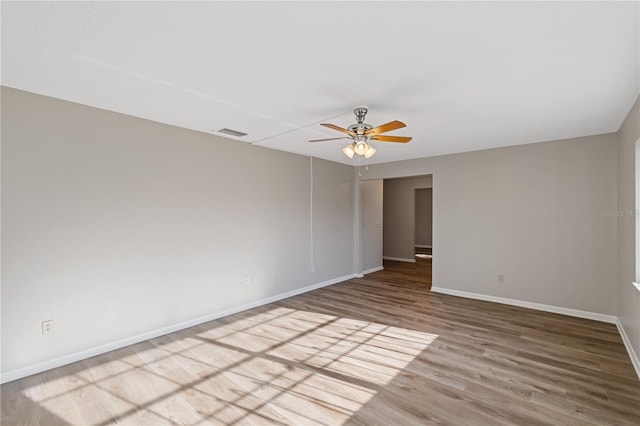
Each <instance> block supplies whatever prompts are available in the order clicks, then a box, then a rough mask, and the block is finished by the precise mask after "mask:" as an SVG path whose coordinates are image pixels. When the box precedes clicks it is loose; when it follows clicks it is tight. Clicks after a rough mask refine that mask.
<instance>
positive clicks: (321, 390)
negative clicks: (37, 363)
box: [24, 307, 438, 425]
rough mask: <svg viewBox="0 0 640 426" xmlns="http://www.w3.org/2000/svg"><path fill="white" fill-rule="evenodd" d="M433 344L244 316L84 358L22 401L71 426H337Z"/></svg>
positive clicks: (418, 337) (387, 330) (379, 332)
mask: <svg viewBox="0 0 640 426" xmlns="http://www.w3.org/2000/svg"><path fill="white" fill-rule="evenodd" d="M437 337H438V336H437V335H435V334H429V333H422V332H418V331H414V330H408V329H404V328H401V327H393V326H388V325H384V324H378V323H374V322H367V321H362V320H356V319H352V318H342V317H337V316H332V315H325V314H321V313H316V312H313V311H304V310H295V309H288V308H282V307H277V308H273V309H269V310H260V311H258V312H253V313H252V312H251V311H248V312H245V313H241V314H238V315H234V316H233V317H229V318H223V319H221V320H218V321H216V322H213V323H208V324H202V325H200V326H197V327H194V328H191V329H189V330H184V331H181V332H177V333H173V334H170V335H166V336H162V337H158V338H156V339H152V340H150V341H147V342H143V343H140V344H138V345H134V346H130V347H126V348H123V349H120V350H118V351H114V352H110V353H108V354H104V355H103V356H101V357H95V358H91V359H88V360H85V361H83V364H84V367H85V368H83V369H80V370H78V371H77V372H76V373H75V374H70V375H67V376H63V377H56V376H55V375H53V376H52V378H51V380H48V381H45V382H44V383H42V384H40V385H35V386H32V387H30V388H27V389H26V390H25V391H24V396H26V397H27V398H29V399H31V400H32V401H34V402H37V403H39V404H41V406H42V407H44V408H46V409H47V410H49V411H50V412H52V413H54V414H55V415H56V416H58V417H59V418H60V419H63V420H64V421H66V422H69V423H74V424H85V423H91V424H102V425H106V424H115V423H122V424H158V423H188V424H216V423H220V424H255V423H271V424H341V423H343V422H345V421H346V420H348V419H349V418H350V417H351V416H352V415H353V414H354V413H356V412H357V411H358V410H359V409H360V408H362V407H363V406H364V405H365V404H366V403H367V402H368V401H369V400H371V398H372V397H373V396H374V395H375V394H376V393H377V391H378V390H379V388H380V387H381V386H384V385H386V384H388V383H389V382H390V381H391V380H392V379H393V378H394V377H396V376H397V375H398V373H400V372H401V371H402V370H403V369H404V368H405V367H407V365H408V364H409V363H410V362H412V361H413V360H414V359H415V358H416V356H418V355H419V354H420V353H421V352H422V351H424V350H425V349H426V348H427V347H428V346H429V345H430V344H431V343H432V342H433V341H434V340H435V339H436V338H437ZM51 374H53V373H51Z"/></svg>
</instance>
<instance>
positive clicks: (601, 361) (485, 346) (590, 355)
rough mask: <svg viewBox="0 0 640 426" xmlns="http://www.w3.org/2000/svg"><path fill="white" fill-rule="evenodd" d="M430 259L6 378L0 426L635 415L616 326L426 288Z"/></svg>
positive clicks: (639, 400)
mask: <svg viewBox="0 0 640 426" xmlns="http://www.w3.org/2000/svg"><path fill="white" fill-rule="evenodd" d="M430 267H431V264H430V260H429V259H428V258H427V259H425V258H419V262H418V263H417V264H402V263H397V262H385V270H383V271H380V272H376V273H373V274H370V275H367V276H366V277H365V278H361V279H353V280H350V281H348V282H345V283H341V284H337V285H334V286H331V287H326V288H324V289H320V290H317V291H314V292H310V293H307V294H304V295H300V296H296V297H293V298H290V299H287V300H284V301H281V302H277V303H273V304H270V305H267V306H263V307H260V308H257V309H252V310H250V311H246V312H243V313H240V314H237V315H233V316H230V317H227V318H223V319H220V320H217V321H212V322H210V323H206V324H203V325H200V326H197V327H194V328H192V329H189V330H184V331H181V332H177V333H173V334H170V335H167V336H163V337H159V338H156V339H153V340H150V341H147V342H144V343H140V344H137V345H133V346H130V347H127V348H123V349H120V350H117V351H114V352H110V353H107V354H104V355H101V356H98V357H94V358H91V359H87V360H85V361H82V362H78V363H75V364H72V365H68V366H66V367H62V368H58V369H56V370H52V371H48V372H45V373H42V374H38V375H35V376H31V377H27V378H24V379H21V380H18V381H15V382H11V383H7V384H5V385H3V386H2V389H1V390H2V417H1V422H2V425H23V424H34V425H46V426H52V425H57V424H77V425H89V424H92V425H107V424H128V425H143V424H147V425H159V424H190V425H205V424H232V425H240V424H250V425H267V424H276V425H283V424H293V425H311V424H327V425H338V424H354V425H385V426H389V425H422V424H448V425H543V424H545V425H609V424H611V425H614V424H619V425H639V424H640V381H639V380H638V378H637V377H636V375H635V372H634V370H633V368H632V366H631V363H630V361H629V358H628V356H627V353H626V352H625V349H624V346H623V344H622V341H621V339H620V337H619V335H618V333H617V331H616V328H615V326H613V325H611V324H605V323H600V322H596V321H589V320H583V319H576V318H571V317H566V316H562V315H556V314H550V313H543V312H537V311H532V310H529V309H523V308H517V307H512V306H506V305H500V304H495V303H489V302H480V301H473V300H467V299H462V298H457V297H453V296H447V295H440V294H433V293H431V292H430V291H429V290H428V289H429V287H430V279H429V277H428V276H427V275H428V274H426V273H424V274H422V276H418V275H416V274H417V273H419V272H424V271H429V270H430ZM429 275H430V274H429Z"/></svg>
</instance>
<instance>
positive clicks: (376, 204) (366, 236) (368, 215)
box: [360, 179, 383, 271]
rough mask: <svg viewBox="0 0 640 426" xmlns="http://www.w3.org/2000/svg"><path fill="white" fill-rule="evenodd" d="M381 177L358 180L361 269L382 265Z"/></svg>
mask: <svg viewBox="0 0 640 426" xmlns="http://www.w3.org/2000/svg"><path fill="white" fill-rule="evenodd" d="M382 188H383V184H382V179H377V180H368V181H362V182H360V196H361V198H360V204H361V210H360V211H361V212H362V270H363V271H369V270H371V269H378V268H381V267H382V220H383V216H382V212H383V210H382V208H383V190H382Z"/></svg>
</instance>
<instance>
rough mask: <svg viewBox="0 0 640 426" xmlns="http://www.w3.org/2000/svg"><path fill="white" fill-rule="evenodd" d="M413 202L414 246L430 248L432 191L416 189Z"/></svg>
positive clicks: (429, 189)
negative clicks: (414, 209) (414, 222)
mask: <svg viewBox="0 0 640 426" xmlns="http://www.w3.org/2000/svg"><path fill="white" fill-rule="evenodd" d="M415 200H416V202H415V203H416V217H415V220H416V225H415V238H414V240H415V243H416V246H430V245H432V243H433V239H432V227H433V214H432V209H433V190H432V189H431V188H423V189H416V190H415Z"/></svg>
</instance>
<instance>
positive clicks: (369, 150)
mask: <svg viewBox="0 0 640 426" xmlns="http://www.w3.org/2000/svg"><path fill="white" fill-rule="evenodd" d="M375 153H376V149H375V148H374V147H372V146H371V145H369V147H368V148H367V150H366V151H365V152H364V158H371V157H373V154H375Z"/></svg>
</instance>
